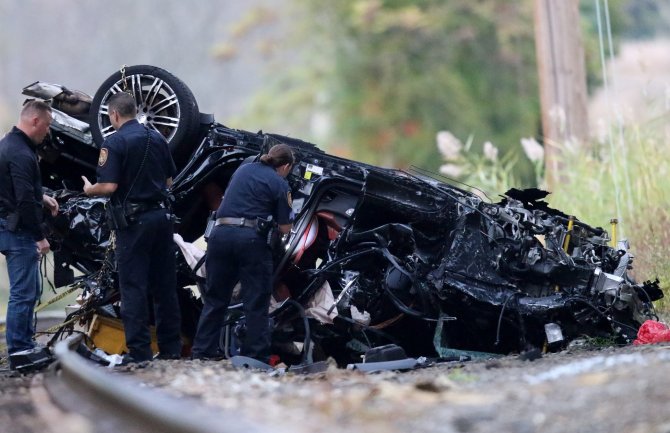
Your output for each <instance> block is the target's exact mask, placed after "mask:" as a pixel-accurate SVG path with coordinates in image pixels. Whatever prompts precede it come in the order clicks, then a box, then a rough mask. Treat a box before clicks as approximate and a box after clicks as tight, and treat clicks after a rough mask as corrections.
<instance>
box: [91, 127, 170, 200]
mask: <svg viewBox="0 0 670 433" xmlns="http://www.w3.org/2000/svg"><path fill="white" fill-rule="evenodd" d="M148 136H150V137H151V138H150V143H149V151H148V153H147V157H146V160H144V166H143V167H142V168H141V172H140V167H141V166H142V161H143V159H144V153H145V151H146V146H147V138H148ZM138 172H139V173H140V174H139V176H138ZM176 173H177V169H176V167H175V165H174V161H173V160H172V156H171V155H170V149H169V147H168V143H167V141H166V140H165V138H164V137H163V136H162V135H161V134H159V133H158V132H156V131H154V130H151V129H148V128H146V127H144V126H143V125H141V124H140V123H139V122H138V121H137V120H135V119H132V120H129V121H127V122H126V123H124V124H123V125H122V126H121V128H119V130H118V131H117V132H116V134H113V135H111V136H109V137H108V138H107V139H106V140H105V142H104V143H103V144H102V147H101V148H100V157H99V159H98V170H97V175H98V182H101V183H116V184H118V188H117V189H116V191H115V192H114V194H113V196H112V197H113V198H116V199H118V200H119V202H120V203H122V202H123V201H124V200H127V201H128V202H157V201H161V200H164V199H165V197H166V196H167V187H166V184H165V180H166V179H167V178H169V177H173V176H174V175H175V174H176ZM135 178H137V181H135ZM133 182H135V183H134V186H133ZM131 186H132V189H131ZM126 196H127V199H126Z"/></svg>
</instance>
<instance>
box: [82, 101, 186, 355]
mask: <svg viewBox="0 0 670 433" xmlns="http://www.w3.org/2000/svg"><path fill="white" fill-rule="evenodd" d="M136 114H137V108H136V105H135V99H134V98H133V97H132V96H131V95H130V94H128V93H125V92H119V93H117V94H116V95H114V96H112V97H111V98H110V100H109V118H110V121H111V123H112V126H113V127H114V129H115V130H116V131H117V132H116V134H114V135H111V136H109V137H108V138H107V139H106V140H105V142H104V143H103V145H102V148H101V149H100V157H99V160H98V170H97V177H98V183H96V184H95V185H91V183H90V182H89V181H88V179H86V177H84V176H83V177H82V179H83V180H84V193H86V195H88V196H98V195H110V196H111V198H110V204H112V203H114V204H117V205H120V206H121V207H122V208H123V210H124V212H125V215H126V217H127V221H128V226H127V227H125V228H119V229H117V230H116V260H117V263H118V272H119V290H120V292H121V318H122V320H123V327H124V331H125V335H126V345H127V347H128V350H129V354H128V355H127V356H126V357H124V363H129V362H142V361H148V360H151V359H152V351H151V346H150V345H151V335H150V332H149V301H148V299H149V296H151V297H152V298H153V306H154V313H155V318H156V336H157V339H158V349H159V355H158V357H159V358H162V359H177V358H179V356H180V354H181V338H180V327H181V317H180V311H179V303H178V300H177V291H176V290H177V281H176V264H175V249H174V241H173V239H172V235H173V233H174V227H173V221H172V215H171V212H170V211H169V209H168V207H167V206H166V199H167V187H168V186H170V185H171V183H172V176H174V175H175V174H176V171H177V170H176V168H175V165H174V161H173V160H172V156H171V155H170V150H169V147H168V144H167V142H166V141H165V138H164V137H163V136H162V135H160V134H159V133H157V132H156V131H154V130H151V129H149V128H146V127H145V126H143V125H141V124H140V123H138V121H137V120H136V119H135V116H136Z"/></svg>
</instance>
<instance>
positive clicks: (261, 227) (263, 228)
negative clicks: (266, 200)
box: [256, 215, 279, 248]
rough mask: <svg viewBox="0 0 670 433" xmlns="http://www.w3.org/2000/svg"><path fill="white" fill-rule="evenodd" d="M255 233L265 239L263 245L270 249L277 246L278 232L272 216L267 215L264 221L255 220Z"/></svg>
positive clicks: (261, 219) (260, 219)
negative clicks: (265, 244)
mask: <svg viewBox="0 0 670 433" xmlns="http://www.w3.org/2000/svg"><path fill="white" fill-rule="evenodd" d="M256 233H258V234H259V235H261V236H262V237H263V238H265V243H267V245H268V246H269V247H270V248H274V247H275V246H276V245H277V236H278V234H279V230H278V229H277V224H276V223H275V222H274V220H273V219H272V215H269V216H268V217H267V218H266V219H263V218H256Z"/></svg>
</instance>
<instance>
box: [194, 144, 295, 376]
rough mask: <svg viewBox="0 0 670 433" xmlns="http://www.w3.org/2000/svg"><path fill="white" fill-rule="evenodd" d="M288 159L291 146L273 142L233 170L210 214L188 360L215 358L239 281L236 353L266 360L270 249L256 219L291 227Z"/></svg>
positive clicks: (286, 228) (282, 228) (290, 161)
mask: <svg viewBox="0 0 670 433" xmlns="http://www.w3.org/2000/svg"><path fill="white" fill-rule="evenodd" d="M293 163H294V157H293V153H292V152H291V148H290V147H289V146H287V145H286V144H278V145H276V146H273V147H272V148H271V149H270V151H269V152H268V154H267V155H263V156H261V158H260V162H253V163H250V164H245V165H242V166H241V167H239V168H238V169H237V171H235V173H234V174H233V176H232V178H231V180H230V183H229V184H228V188H227V189H226V192H225V194H224V197H223V201H222V202H221V206H219V209H218V211H217V212H216V224H215V227H214V229H213V230H212V234H211V235H210V237H209V240H208V245H207V259H206V262H205V267H206V270H207V287H206V292H205V294H204V307H203V310H202V314H201V316H200V321H199V322H198V331H197V333H196V336H195V341H194V344H193V358H194V359H220V358H221V357H222V354H221V353H220V351H219V346H218V344H219V335H220V333H221V328H222V325H223V322H224V316H225V314H226V310H227V308H228V304H229V303H230V298H231V296H232V292H233V288H234V287H235V284H236V283H237V282H238V281H240V282H241V285H242V302H243V307H244V314H245V318H246V319H245V320H246V334H245V338H244V341H243V343H242V347H241V355H244V356H249V357H251V358H255V359H258V360H259V361H262V362H266V363H267V362H268V361H269V357H270V329H269V323H268V320H269V318H268V308H269V305H270V296H271V294H272V272H273V264H272V251H271V250H270V246H269V245H268V242H267V232H265V231H264V230H263V226H264V224H262V221H261V224H260V227H259V224H258V221H259V220H267V219H268V217H270V216H271V217H272V220H273V221H276V222H277V224H278V229H279V231H280V232H281V233H283V234H286V233H288V232H289V231H290V230H291V221H290V218H291V193H290V189H289V185H288V183H287V182H286V179H285V178H286V176H287V175H288V174H289V172H290V171H291V168H292V166H293Z"/></svg>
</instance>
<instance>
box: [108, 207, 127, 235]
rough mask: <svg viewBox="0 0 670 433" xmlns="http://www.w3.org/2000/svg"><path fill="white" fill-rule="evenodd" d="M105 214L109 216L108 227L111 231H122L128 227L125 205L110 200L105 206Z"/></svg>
mask: <svg viewBox="0 0 670 433" xmlns="http://www.w3.org/2000/svg"><path fill="white" fill-rule="evenodd" d="M105 213H106V215H107V226H108V227H109V229H110V230H121V229H125V228H126V227H128V220H127V218H126V214H125V209H124V207H123V205H121V204H118V203H116V202H113V201H112V200H109V201H108V202H107V204H106V205H105Z"/></svg>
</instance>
